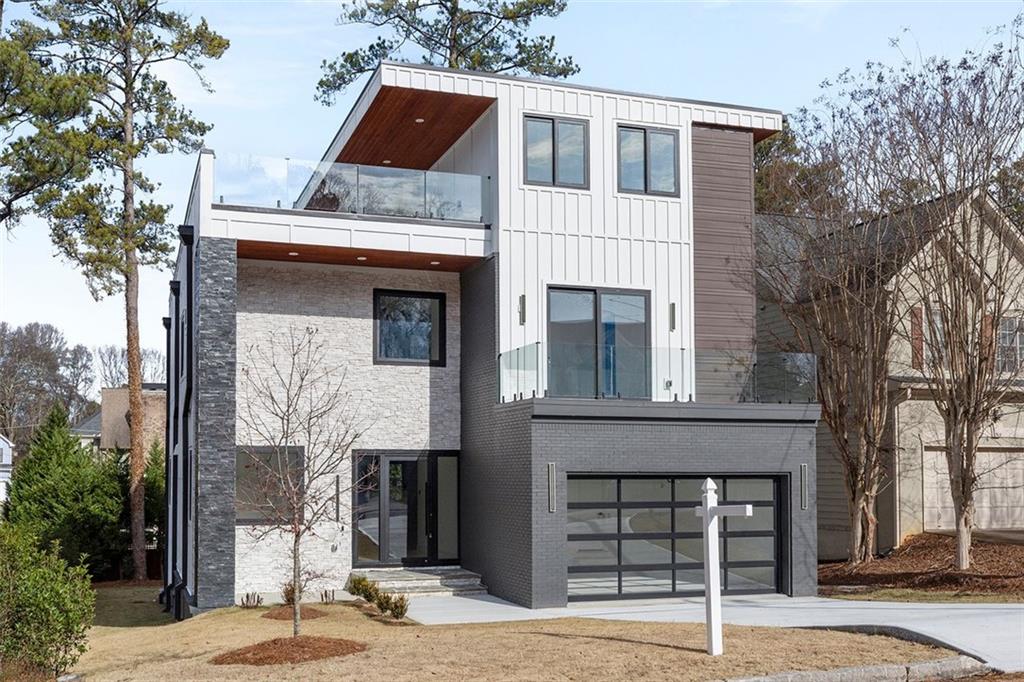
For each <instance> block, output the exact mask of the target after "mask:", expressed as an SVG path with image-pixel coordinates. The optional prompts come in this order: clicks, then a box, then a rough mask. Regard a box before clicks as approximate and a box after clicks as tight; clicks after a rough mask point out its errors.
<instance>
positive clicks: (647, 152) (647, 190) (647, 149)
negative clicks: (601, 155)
mask: <svg viewBox="0 0 1024 682" xmlns="http://www.w3.org/2000/svg"><path fill="white" fill-rule="evenodd" d="M623 129H625V130H635V131H639V132H641V133H643V135H644V189H643V190H638V189H629V188H625V187H623V186H622V144H621V142H620V138H619V131H620V130H623ZM652 132H654V133H661V134H664V135H671V136H672V140H673V150H672V157H673V166H672V167H673V168H674V169H675V176H676V182H675V186H676V188H675V191H673V192H662V191H659V190H652V189H651V136H650V133H652ZM615 174H616V178H615V181H616V182H615V185H616V188H617V189H618V191H619V193H620V194H638V195H641V196H656V197H675V198H679V197H680V196H681V189H682V188H681V185H682V177H681V174H680V172H679V130H678V129H676V128H659V127H657V126H647V125H638V124H634V123H619V124H618V125H616V126H615Z"/></svg>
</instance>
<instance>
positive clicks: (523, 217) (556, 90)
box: [381, 63, 781, 400]
mask: <svg viewBox="0 0 1024 682" xmlns="http://www.w3.org/2000/svg"><path fill="white" fill-rule="evenodd" d="M381 84H382V85H384V86H396V87H406V88H417V89H424V90H439V91H443V92H453V93H459V94H468V95H480V96H485V97H492V98H494V99H495V100H496V101H495V103H494V104H493V105H492V106H491V108H490V109H489V110H488V111H487V112H486V113H485V114H484V115H483V116H482V117H481V118H480V119H479V120H478V121H477V123H476V124H475V125H474V126H473V127H472V128H471V129H470V130H469V131H467V132H466V133H465V134H464V136H463V138H462V139H461V140H459V142H457V143H456V144H455V145H454V146H453V147H452V149H451V150H450V151H449V152H448V153H447V154H446V155H445V156H444V157H442V158H441V159H440V160H439V161H438V162H437V164H435V166H434V168H435V169H436V170H443V171H450V172H463V173H477V174H481V175H485V176H488V175H489V176H490V177H491V186H492V199H493V201H492V204H491V215H492V221H493V222H492V239H493V240H494V243H493V245H492V248H493V249H494V250H495V251H497V252H498V253H499V254H500V260H499V263H500V265H499V283H498V287H499V300H500V311H499V316H500V318H499V344H500V347H499V350H500V351H508V350H511V349H515V348H519V347H522V346H526V345H528V344H532V343H536V342H544V341H545V340H546V339H545V336H546V328H547V325H546V320H547V310H546V304H547V296H546V291H547V289H548V287H549V286H556V285H586V286H595V287H609V288H620V289H636V290H641V291H646V292H648V293H649V295H650V311H651V312H650V325H651V331H652V341H651V344H652V346H655V347H656V348H659V349H665V350H664V351H661V350H659V351H658V352H657V355H656V356H655V357H660V356H662V354H663V353H666V352H668V350H669V349H686V351H690V350H691V349H692V348H693V347H694V325H693V229H692V228H693V206H692V201H691V197H692V174H691V167H692V157H691V149H692V146H691V125H692V124H693V123H712V124H716V125H730V126H735V127H742V128H766V129H778V128H780V127H781V116H780V115H777V114H773V113H771V112H760V111H747V110H743V109H732V108H728V107H719V106H715V105H705V104H701V103H693V102H686V101H679V100H671V99H658V98H652V97H645V96H640V95H632V94H626V93H616V92H607V91H599V90H588V89H586V88H580V87H576V86H572V85H568V84H562V83H548V82H536V81H526V80H521V79H507V78H496V77H489V76H483V75H481V76H476V75H473V74H468V73H461V72H456V73H452V72H446V71H434V70H430V69H425V68H423V67H420V66H409V65H402V64H390V63H388V64H384V65H383V66H382V67H381ZM526 114H540V115H545V114H547V115H556V116H564V117H568V118H580V119H585V120H586V121H587V122H588V124H589V142H588V143H589V146H588V155H589V156H588V162H589V169H588V171H589V179H590V187H589V189H586V190H582V189H568V188H561V187H540V186H534V185H527V184H525V183H524V181H523V180H524V173H523V162H524V159H523V146H524V140H523V134H524V132H523V117H524V115H526ZM618 124H634V125H647V126H655V127H660V128H668V129H672V130H675V131H677V132H678V135H679V166H680V167H679V184H680V190H681V191H680V196H679V197H678V198H674V197H662V196H643V195H637V194H630V193H621V192H619V191H618V186H617V151H616V136H617V126H618ZM520 295H525V301H526V316H525V323H524V324H520V322H519V297H520ZM672 303H675V304H676V310H677V314H676V326H675V329H674V330H672V329H670V327H669V306H670V304H672ZM683 357H685V358H686V366H685V367H681V366H680V362H677V361H675V360H673V361H672V365H673V366H672V367H671V368H669V367H666V368H664V371H662V370H661V369H659V368H658V367H655V370H654V371H655V375H656V376H655V377H654V382H653V387H654V390H655V394H654V397H655V399H661V400H670V399H672V396H673V394H678V395H680V396H685V395H687V394H690V393H694V392H695V387H694V381H693V365H692V362H693V354H692V352H686V354H685V356H683ZM666 379H671V384H670V386H667V385H666V382H665V380H666Z"/></svg>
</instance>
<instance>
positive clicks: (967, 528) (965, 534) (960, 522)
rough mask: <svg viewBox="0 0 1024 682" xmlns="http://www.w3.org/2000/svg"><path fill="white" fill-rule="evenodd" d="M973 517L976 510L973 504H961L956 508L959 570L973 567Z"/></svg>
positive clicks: (957, 565)
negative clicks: (972, 506)
mask: <svg viewBox="0 0 1024 682" xmlns="http://www.w3.org/2000/svg"><path fill="white" fill-rule="evenodd" d="M973 517H974V510H973V509H972V508H971V505H961V506H960V508H958V509H957V510H956V570H958V571H966V570H968V569H970V567H971V535H972V532H973V526H974V518H973Z"/></svg>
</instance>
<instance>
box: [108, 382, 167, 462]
mask: <svg viewBox="0 0 1024 682" xmlns="http://www.w3.org/2000/svg"><path fill="white" fill-rule="evenodd" d="M166 388H167V387H166V386H165V385H164V384H156V383H153V384H148V383H146V384H142V410H143V415H144V416H143V419H142V446H143V447H144V448H145V449H146V451H147V452H148V451H149V448H150V447H152V445H153V442H154V441H156V442H158V443H159V444H160V445H161V446H162V445H163V444H164V437H165V435H166V432H167V392H166ZM130 413H131V411H130V410H129V409H128V387H127V386H119V387H117V388H104V389H101V390H100V414H101V415H102V417H101V424H100V449H102V450H114V449H121V450H128V449H130V448H131V429H130V428H129V427H128V417H129V415H130Z"/></svg>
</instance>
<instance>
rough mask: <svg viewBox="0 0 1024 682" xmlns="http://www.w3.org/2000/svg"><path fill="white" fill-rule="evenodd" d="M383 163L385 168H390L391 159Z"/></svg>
mask: <svg viewBox="0 0 1024 682" xmlns="http://www.w3.org/2000/svg"><path fill="white" fill-rule="evenodd" d="M381 163H383V164H384V165H385V166H390V165H391V159H384V161H382V162H381Z"/></svg>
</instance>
